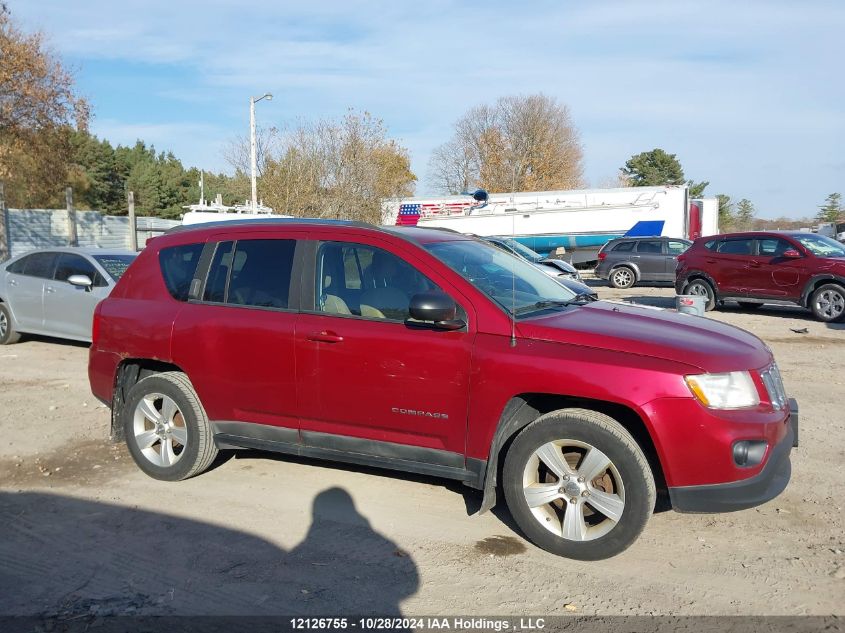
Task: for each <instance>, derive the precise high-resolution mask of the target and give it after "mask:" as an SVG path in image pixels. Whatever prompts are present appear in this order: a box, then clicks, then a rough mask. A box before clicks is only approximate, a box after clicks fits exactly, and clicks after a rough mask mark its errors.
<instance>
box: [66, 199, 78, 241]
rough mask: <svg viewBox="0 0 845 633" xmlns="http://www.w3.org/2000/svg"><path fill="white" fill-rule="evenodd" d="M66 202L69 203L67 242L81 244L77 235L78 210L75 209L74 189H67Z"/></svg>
mask: <svg viewBox="0 0 845 633" xmlns="http://www.w3.org/2000/svg"><path fill="white" fill-rule="evenodd" d="M65 202H66V203H67V244H68V246H79V239H78V238H77V236H76V212H75V211H74V210H73V189H71V188H70V187H68V188H67V189H65Z"/></svg>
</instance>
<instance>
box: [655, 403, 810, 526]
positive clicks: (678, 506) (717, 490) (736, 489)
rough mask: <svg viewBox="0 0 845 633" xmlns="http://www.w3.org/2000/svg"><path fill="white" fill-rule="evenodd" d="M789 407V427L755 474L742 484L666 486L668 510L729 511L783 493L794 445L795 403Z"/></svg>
mask: <svg viewBox="0 0 845 633" xmlns="http://www.w3.org/2000/svg"><path fill="white" fill-rule="evenodd" d="M789 406H790V418H789V428H788V429H787V432H786V434H785V435H784V437H783V438H782V439H781V441H780V442H778V444H777V445H775V446H774V447H773V448H772V450H771V454H770V455H769V458H768V460H767V461H766V465H765V466H764V467H763V469H762V470H761V471H760V472H759V473H757V474H756V475H755V476H753V477H751V478H749V479H743V480H742V481H732V482H728V483H721V484H710V485H705V486H676V487H670V488H669V498H670V500H671V502H672V509H674V510H676V511H678V512H733V511H735V510H745V509H746V508H753V507H754V506H758V505H761V504H763V503H766V502H767V501H771V500H772V499H774V498H775V497H777V496H778V495H779V494H780V493H781V492H783V491H784V489H785V488H786V486H787V484H788V483H789V478H790V475H791V474H792V463H791V462H790V458H789V457H790V453H791V451H792V448H793V447H794V446H798V403H797V402H796V401H795V400H793V399H790V401H789Z"/></svg>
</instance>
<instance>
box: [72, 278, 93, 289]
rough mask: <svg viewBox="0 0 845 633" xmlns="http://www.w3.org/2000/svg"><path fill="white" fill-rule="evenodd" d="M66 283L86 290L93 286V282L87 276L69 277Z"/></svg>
mask: <svg viewBox="0 0 845 633" xmlns="http://www.w3.org/2000/svg"><path fill="white" fill-rule="evenodd" d="M67 282H68V283H69V284H72V285H74V286H79V287H80V288H85V289H87V290H90V289H91V286H93V285H94V282H93V281H91V278H90V277H89V276H88V275H71V276H70V277H68V278H67Z"/></svg>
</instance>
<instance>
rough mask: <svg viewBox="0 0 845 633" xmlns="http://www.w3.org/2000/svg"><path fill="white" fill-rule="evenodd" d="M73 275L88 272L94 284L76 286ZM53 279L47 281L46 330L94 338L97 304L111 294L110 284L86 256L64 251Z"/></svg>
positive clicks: (45, 297)
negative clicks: (84, 286) (107, 283)
mask: <svg viewBox="0 0 845 633" xmlns="http://www.w3.org/2000/svg"><path fill="white" fill-rule="evenodd" d="M71 275H87V276H88V277H89V278H90V279H91V281H93V282H94V286H92V287H91V288H89V289H86V288H81V287H79V286H74V285H73V284H71V283H69V282H68V281H67V280H68V278H69V277H70V276H71ZM54 277H55V278H54V279H51V280H48V281H46V282H45V284H44V330H45V331H48V332H53V333H55V334H57V335H62V336H72V337H77V338H85V339H88V338H91V324H92V321H93V319H94V308H96V307H97V304H98V303H99V302H100V301H102V300H103V299H105V298H106V296H107V295H108V286H106V285H105V284H106V282H105V280H104V279H103V277H102V275H100V273H99V272H98V271H97V269H96V268H95V267H94V265H93V264H92V263H91V262H89V261H88V260H86V259H85V258H84V257H81V256H79V255H74V254H71V253H61V254H60V255H59V259H58V262H57V264H56V272H55V275H54Z"/></svg>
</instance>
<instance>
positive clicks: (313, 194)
mask: <svg viewBox="0 0 845 633" xmlns="http://www.w3.org/2000/svg"><path fill="white" fill-rule="evenodd" d="M415 181H416V177H415V176H414V174H413V173H412V172H411V168H410V159H409V158H408V153H407V151H406V150H405V149H404V148H402V147H401V146H400V145H399V144H398V143H396V141H394V140H391V139H388V138H387V131H386V129H385V128H384V125H383V123H382V122H381V121H380V120H377V119H374V118H373V117H372V116H371V115H370V114H369V113H366V112H364V113H363V114H359V113H356V112H353V111H350V112H349V113H348V114H347V115H346V116H345V117H343V118H342V119H341V120H339V121H336V120H319V121H313V122H308V121H300V122H299V123H298V124H297V125H295V126H294V127H293V128H291V129H290V130H289V131H287V132H286V133H285V134H284V135H283V136H282V137H281V138H280V139H279V154H278V155H277V156H275V157H270V158H268V159H267V162H266V167H265V171H264V173H263V175H262V177H261V181H260V182H259V189H260V190H261V192H262V195H263V198H264V200H265V202H267V203H268V204H269V205H270V206H272V207H273V208H274V209H275V210H276V211H278V212H279V213H286V214H290V215H295V216H305V217H325V218H340V219H354V220H363V221H367V222H372V223H381V221H382V217H383V204H384V200H385V199H387V198H394V197H402V196H408V195H411V194H412V193H413V190H414V182H415Z"/></svg>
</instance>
